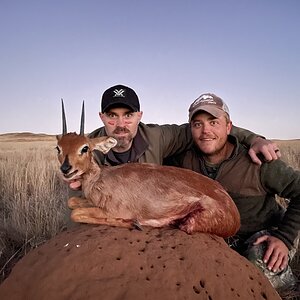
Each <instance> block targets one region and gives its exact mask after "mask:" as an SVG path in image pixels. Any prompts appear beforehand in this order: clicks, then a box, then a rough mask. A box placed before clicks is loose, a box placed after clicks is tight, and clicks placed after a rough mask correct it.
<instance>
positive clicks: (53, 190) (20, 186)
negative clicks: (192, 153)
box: [0, 133, 300, 282]
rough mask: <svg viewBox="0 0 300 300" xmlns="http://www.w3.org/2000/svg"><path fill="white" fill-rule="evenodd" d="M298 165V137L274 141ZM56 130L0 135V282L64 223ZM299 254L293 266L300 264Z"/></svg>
mask: <svg viewBox="0 0 300 300" xmlns="http://www.w3.org/2000/svg"><path fill="white" fill-rule="evenodd" d="M276 143H277V144H278V145H279V147H280V149H281V152H282V154H283V160H285V161H286V162H287V163H288V164H289V165H291V166H292V167H294V168H295V169H298V170H300V140H293V141H276ZM55 145H56V139H55V137H54V136H47V135H33V134H30V133H22V134H5V135H0V273H1V274H0V282H1V280H3V279H4V278H5V277H6V276H7V275H8V273H9V271H10V269H11V267H12V266H13V265H14V263H15V262H16V261H17V260H18V259H19V258H20V257H22V256H23V255H24V254H26V252H27V251H29V250H30V249H32V248H34V247H36V246H38V245H39V244H41V243H43V242H44V241H45V240H47V239H49V238H51V237H53V236H54V235H56V234H57V233H58V232H60V231H61V230H62V229H63V228H64V227H65V225H66V223H67V220H66V215H67V213H66V200H67V195H68V191H67V186H66V185H65V184H63V183H62V182H61V181H60V179H59V178H58V173H57V172H58V163H57V159H56V151H55V150H54V148H55ZM299 265H300V255H299V254H297V255H296V259H295V262H294V268H295V270H296V271H297V272H299V269H300V266H299Z"/></svg>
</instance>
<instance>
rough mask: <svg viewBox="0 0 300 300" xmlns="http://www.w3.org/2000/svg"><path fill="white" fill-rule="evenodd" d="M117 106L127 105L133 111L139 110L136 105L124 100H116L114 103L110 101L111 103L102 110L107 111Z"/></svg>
mask: <svg viewBox="0 0 300 300" xmlns="http://www.w3.org/2000/svg"><path fill="white" fill-rule="evenodd" d="M116 107H126V108H129V109H131V110H132V111H135V112H136V111H138V110H137V108H136V107H133V106H132V105H130V104H128V103H124V102H121V101H120V102H114V103H110V104H109V105H107V106H105V107H104V108H103V109H102V112H103V113H104V112H106V111H107V110H108V109H110V108H116Z"/></svg>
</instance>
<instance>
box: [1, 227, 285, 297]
mask: <svg viewBox="0 0 300 300" xmlns="http://www.w3.org/2000/svg"><path fill="white" fill-rule="evenodd" d="M0 299H10V300H17V299H30V300H35V299H36V300H37V299H38V300H42V299H47V300H49V299H56V300H60V299H72V300H75V299H78V300H79V299H80V300H81V299H82V300H83V299H84V300H86V299H108V300H110V299H125V300H126V299H166V300H168V299H170V300H171V299H172V300H174V299H178V300H179V299H180V300H181V299H203V300H204V299H206V300H207V299H209V300H226V299H230V300H235V299H239V300H241V299H243V300H247V299H262V300H267V299H268V300H276V299H278V300H279V299H280V297H279V296H278V294H277V293H276V291H275V290H274V289H273V288H272V286H271V285H270V283H269V282H268V280H267V279H266V278H265V277H264V275H263V274H261V273H260V272H259V271H258V270H257V269H256V268H255V267H254V266H253V265H251V263H249V262H248V261H247V260H246V259H245V258H243V257H241V256H240V255H238V254H237V253H235V252H234V251H232V250H231V249H230V248H229V247H228V246H227V245H226V244H225V242H224V241H223V240H222V239H221V238H218V237H216V236H213V235H209V234H202V233H196V234H193V235H187V234H186V233H184V232H182V231H180V230H176V229H169V228H164V229H152V228H144V230H143V231H137V230H128V229H124V228H113V227H106V226H91V225H80V226H78V227H76V228H73V229H70V230H68V231H65V232H63V233H61V234H59V235H58V236H56V237H55V238H53V239H51V240H50V241H48V242H46V243H45V244H44V245H42V246H40V247H38V248H36V249H34V250H32V251H31V252H30V253H29V254H27V255H26V256H25V257H24V258H23V259H21V260H20V261H19V262H18V263H17V265H16V266H15V267H14V269H13V271H12V273H11V274H10V275H9V277H8V278H7V279H6V280H5V281H4V282H3V283H2V284H1V285H0Z"/></svg>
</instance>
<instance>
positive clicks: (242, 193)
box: [173, 93, 300, 292]
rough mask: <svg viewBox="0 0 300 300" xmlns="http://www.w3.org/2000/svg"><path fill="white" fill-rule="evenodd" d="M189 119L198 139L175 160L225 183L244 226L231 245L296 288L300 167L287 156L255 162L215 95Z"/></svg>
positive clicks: (195, 106)
mask: <svg viewBox="0 0 300 300" xmlns="http://www.w3.org/2000/svg"><path fill="white" fill-rule="evenodd" d="M189 122H190V125H191V133H192V136H193V141H194V144H193V146H192V147H191V149H189V150H188V151H186V152H185V153H183V154H182V155H181V156H178V157H177V158H175V159H173V163H174V164H175V165H177V166H180V167H183V168H188V169H192V170H194V171H196V172H199V173H201V174H203V175H206V176H208V177H211V178H213V179H215V180H217V181H219V182H220V183H221V184H222V186H223V187H224V188H225V190H226V191H227V192H228V193H229V194H230V195H231V197H232V198H233V200H234V202H235V204H236V205H237V207H238V210H239V212H240V215H241V228H240V230H239V232H238V234H237V235H236V236H234V237H232V238H230V240H229V241H228V242H229V244H230V246H231V247H232V248H233V249H235V250H236V251H238V252H239V253H240V254H242V255H244V256H245V257H247V258H248V259H249V260H250V261H252V262H253V263H254V264H255V265H257V266H258V267H259V268H260V269H261V270H262V271H263V272H264V273H265V275H266V276H267V277H268V279H269V280H270V282H271V283H272V284H273V286H274V287H275V288H276V289H277V290H278V291H279V292H282V291H283V290H289V289H291V288H292V287H293V286H294V285H295V284H296V280H295V278H294V276H293V274H292V272H291V269H290V267H289V266H288V261H289V260H290V259H291V258H292V256H293V255H294V254H295V251H296V247H297V241H298V239H297V237H298V233H299V230H300V218H299V215H300V172H298V171H294V170H293V169H292V168H291V167H288V166H287V165H286V164H285V163H284V162H282V161H281V160H274V161H272V162H268V163H267V162H264V163H262V165H257V164H253V163H252V162H251V160H250V159H249V156H248V154H247V149H246V148H245V147H244V146H243V145H242V144H240V143H239V142H238V140H237V138H236V137H235V136H234V135H232V134H231V128H232V122H231V120H230V116H229V110H228V107H227V105H226V104H225V103H224V101H223V100H222V99H221V98H219V97H217V96H216V95H214V94H209V93H208V94H203V95H201V96H200V97H199V98H198V99H196V100H195V101H194V102H193V103H192V104H191V106H190V109H189ZM276 194H277V195H279V196H281V197H283V198H287V199H290V203H289V205H288V207H287V208H283V207H282V206H281V205H280V204H279V203H278V202H277V201H276V199H275V195H276Z"/></svg>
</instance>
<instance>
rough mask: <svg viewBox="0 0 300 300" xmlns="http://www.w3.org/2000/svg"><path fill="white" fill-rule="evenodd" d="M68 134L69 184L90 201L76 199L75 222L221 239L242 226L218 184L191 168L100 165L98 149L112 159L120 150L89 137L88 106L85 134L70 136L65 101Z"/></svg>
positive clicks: (64, 140) (63, 142)
mask: <svg viewBox="0 0 300 300" xmlns="http://www.w3.org/2000/svg"><path fill="white" fill-rule="evenodd" d="M62 117H63V133H62V135H61V136H57V150H58V160H59V162H60V171H61V175H62V177H63V180H64V181H65V182H67V183H70V182H71V181H72V180H75V179H76V180H80V181H81V186H82V191H83V193H84V196H85V198H84V199H83V198H78V197H72V198H70V199H69V200H68V206H69V208H70V209H72V213H71V219H72V220H73V221H74V222H79V223H88V224H105V225H110V226H120V227H127V228H140V229H142V227H141V226H152V227H164V226H175V227H177V228H179V229H180V230H183V231H185V232H186V233H188V234H191V233H193V232H205V233H211V234H215V235H218V236H221V237H224V238H226V237H229V236H232V235H234V234H235V233H236V232H237V231H238V229H239V227H240V215H239V212H238V210H237V208H236V206H235V204H234V202H233V200H232V199H231V197H230V196H229V195H228V193H227V192H226V191H225V190H224V188H223V187H222V186H221V185H220V184H219V183H218V182H217V181H214V180H212V179H210V178H208V177H205V176H203V175H201V174H198V173H196V172H194V171H191V170H188V169H181V168H177V167H171V166H160V165H156V164H150V163H127V164H122V165H119V166H105V165H100V166H99V165H98V164H97V163H96V161H95V160H94V158H93V155H94V150H100V151H101V152H102V153H104V154H106V153H107V152H108V151H109V150H110V149H112V148H113V147H114V146H116V144H117V141H116V140H115V139H114V138H112V137H107V136H104V137H99V138H93V139H90V138H88V137H86V136H85V135H84V130H83V119H84V103H83V105H82V114H81V127H80V134H79V135H78V134H76V133H75V132H73V133H67V126H66V118H65V112H64V105H63V102H62Z"/></svg>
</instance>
